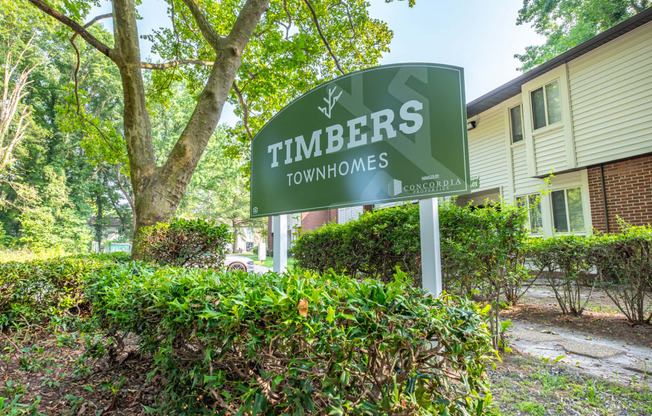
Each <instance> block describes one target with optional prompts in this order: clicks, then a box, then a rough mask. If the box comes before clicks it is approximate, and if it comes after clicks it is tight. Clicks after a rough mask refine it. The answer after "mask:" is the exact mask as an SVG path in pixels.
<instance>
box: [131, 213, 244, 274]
mask: <svg viewBox="0 0 652 416" xmlns="http://www.w3.org/2000/svg"><path fill="white" fill-rule="evenodd" d="M232 240H233V236H232V235H231V233H229V230H228V227H227V226H226V225H224V224H218V223H216V222H215V221H213V220H205V219H185V218H173V219H172V220H170V221H169V222H162V223H158V224H156V225H154V226H151V227H144V228H142V229H141V230H140V231H139V233H138V235H137V237H136V239H135V241H134V245H135V247H136V249H135V252H134V255H135V258H136V259H138V260H145V261H153V262H156V263H160V264H164V265H172V266H184V267H200V268H207V267H217V268H220V267H222V262H223V261H224V258H225V256H226V251H227V245H228V244H229V243H230V242H231V241H232Z"/></svg>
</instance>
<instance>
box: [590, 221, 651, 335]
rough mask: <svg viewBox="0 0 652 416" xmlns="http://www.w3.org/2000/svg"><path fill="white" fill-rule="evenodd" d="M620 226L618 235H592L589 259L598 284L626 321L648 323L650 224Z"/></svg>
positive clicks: (649, 313)
mask: <svg viewBox="0 0 652 416" xmlns="http://www.w3.org/2000/svg"><path fill="white" fill-rule="evenodd" d="M621 228H622V230H623V231H622V233H620V234H607V235H603V236H600V237H598V238H596V240H595V244H594V246H593V247H592V250H591V253H590V254H591V261H592V263H593V264H595V266H596V267H597V269H598V273H599V275H600V283H601V287H602V288H603V289H604V290H605V291H606V292H607V295H608V296H609V297H610V298H611V300H612V301H613V302H614V303H615V304H616V306H617V307H618V309H619V310H620V311H621V312H622V313H623V314H624V315H625V316H626V317H627V320H628V321H629V322H631V323H634V324H643V323H648V324H649V323H650V321H651V320H652V227H650V226H647V227H633V226H629V225H627V224H622V227H621ZM646 298H647V299H649V300H648V301H647V302H646Z"/></svg>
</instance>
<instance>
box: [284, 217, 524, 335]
mask: <svg viewBox="0 0 652 416" xmlns="http://www.w3.org/2000/svg"><path fill="white" fill-rule="evenodd" d="M439 221H440V229H441V237H440V238H441V256H442V274H443V279H444V287H445V288H446V290H448V291H450V292H453V293H456V294H459V295H461V296H465V297H471V296H472V295H474V294H475V295H477V296H481V298H482V300H484V301H486V302H489V303H491V305H492V307H493V309H492V312H491V317H492V319H491V320H490V322H491V328H492V333H493V334H494V342H495V346H496V347H498V340H499V336H500V332H501V329H500V328H501V325H500V323H499V321H498V312H499V311H500V309H501V306H502V304H501V295H505V296H506V298H507V300H508V301H509V302H511V303H516V301H517V300H518V299H519V297H520V296H521V295H522V294H523V293H524V292H525V290H527V288H529V287H530V285H531V284H532V282H533V281H534V279H533V278H532V277H531V276H530V275H529V274H528V271H527V270H526V268H525V267H524V260H525V251H526V248H527V235H528V231H527V228H526V226H525V224H526V221H527V213H526V212H525V210H524V209H523V208H520V207H517V206H513V205H506V204H505V205H501V206H497V207H491V206H487V207H485V208H475V207H471V206H466V207H458V206H456V205H454V204H442V205H441V206H440V208H439ZM419 231H420V226H419V207H418V206H416V205H403V206H399V207H394V208H387V209H381V210H377V211H374V212H372V213H366V214H364V215H362V216H361V217H360V218H359V219H358V220H356V221H351V222H348V223H346V224H343V225H339V224H330V225H327V226H325V227H322V228H321V229H319V230H317V231H314V232H310V233H306V234H305V235H303V236H301V237H300V238H299V239H298V241H297V242H296V243H295V246H294V248H293V251H294V253H295V259H296V263H295V264H296V265H298V266H300V267H304V268H308V269H312V270H317V271H319V272H321V273H324V272H326V271H328V270H334V271H335V272H336V273H346V274H348V275H350V276H364V277H373V278H377V279H380V280H382V281H389V280H390V279H391V276H392V274H393V273H394V271H395V270H396V268H397V267H399V268H400V269H401V270H403V271H405V272H406V273H408V274H409V275H410V276H413V277H414V278H415V279H414V280H415V283H416V284H417V285H420V275H421V243H420V238H419Z"/></svg>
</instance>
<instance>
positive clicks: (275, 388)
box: [89, 263, 492, 415]
mask: <svg viewBox="0 0 652 416" xmlns="http://www.w3.org/2000/svg"><path fill="white" fill-rule="evenodd" d="M136 266H137V267H136ZM89 294H90V296H92V298H93V300H94V308H95V319H96V320H97V323H98V324H101V325H102V326H105V327H107V328H112V330H114V331H125V332H130V333H133V334H135V335H138V336H139V338H140V339H141V348H142V350H143V351H148V352H151V353H152V354H154V355H155V357H157V363H158V364H157V365H158V370H159V371H160V372H161V373H163V374H164V375H165V379H166V383H167V384H166V389H165V390H166V398H165V403H166V405H165V406H166V408H167V411H169V412H171V413H175V414H178V413H179V412H181V413H184V412H185V414H188V412H190V413H193V414H203V412H209V410H208V409H213V410H210V412H214V411H220V410H223V409H225V408H226V406H228V407H229V408H231V409H237V410H238V411H242V412H257V411H258V412H262V413H265V414H279V415H280V414H307V413H310V412H312V413H315V414H347V415H369V414H374V415H380V414H387V413H391V412H398V411H401V410H402V411H408V412H409V414H423V415H425V414H430V413H432V412H434V411H435V409H446V410H448V411H449V412H450V414H460V415H461V414H465V413H464V412H465V410H463V409H466V411H467V412H470V411H471V409H477V399H474V398H473V397H476V395H477V393H480V391H481V390H482V389H484V387H482V385H481V383H480V377H481V376H482V373H483V370H484V365H485V364H484V360H485V359H488V358H489V357H490V356H491V355H492V350H491V348H490V338H489V335H488V332H487V327H486V323H485V321H484V319H483V318H482V317H481V315H480V314H479V311H478V309H477V308H476V307H475V305H473V304H471V303H468V302H467V301H464V300H457V299H454V298H452V297H443V298H442V299H437V300H436V299H433V298H432V297H431V296H427V295H426V294H425V293H424V292H422V291H421V290H420V289H416V288H413V287H411V286H410V285H409V284H407V283H405V282H404V281H394V282H391V283H389V284H387V285H385V284H383V283H381V282H378V281H374V280H365V281H358V280H355V279H350V278H347V277H343V276H339V275H334V274H332V273H329V274H327V275H325V276H320V275H317V274H314V273H309V272H291V273H287V274H284V275H278V274H274V273H269V274H267V275H264V276H259V275H254V274H246V273H237V274H223V273H216V272H211V271H202V270H196V269H195V270H184V269H174V268H161V267H157V266H154V265H142V264H138V263H128V264H125V265H123V266H120V267H116V268H111V269H107V270H105V271H104V272H103V273H102V274H101V275H100V276H99V277H98V278H97V281H96V283H95V284H93V285H92V286H91V287H90V291H89ZM301 308H307V313H306V314H305V316H302V315H301V314H300V309H301ZM433 343H440V344H441V345H445V348H443V349H434V350H433V349H432V345H433ZM451 374H460V375H461V374H464V375H465V376H464V379H465V380H466V381H465V382H466V386H465V387H462V386H460V385H458V384H456V383H455V382H452V381H451V380H450V379H449V377H450V375H451ZM417 387H418V388H419V390H418V392H419V400H420V403H419V402H417V398H416V396H415V391H416V390H417ZM209 389H210V392H212V393H210V394H201V399H199V400H198V399H197V398H198V397H199V396H200V393H199V392H206V391H209ZM215 395H219V397H220V399H219V400H217V399H215ZM461 397H465V398H466V399H465V401H464V403H466V404H461V403H462V402H460V401H459V399H460V398H461ZM433 403H437V404H436V405H435V404H433ZM206 414H209V413H206ZM210 414H213V413H210Z"/></svg>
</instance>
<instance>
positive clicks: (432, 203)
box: [419, 198, 442, 296]
mask: <svg viewBox="0 0 652 416" xmlns="http://www.w3.org/2000/svg"><path fill="white" fill-rule="evenodd" d="M419 224H420V228H421V286H422V287H423V288H424V289H426V290H429V291H430V292H431V293H432V294H433V295H434V296H439V295H440V294H441V291H442V278H441V252H440V247H441V246H440V242H439V201H438V199H437V198H430V199H422V200H420V201H419Z"/></svg>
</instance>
